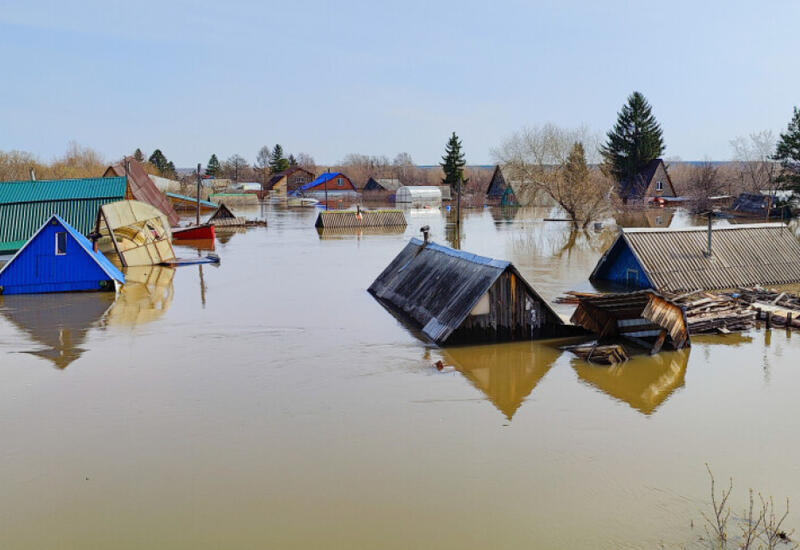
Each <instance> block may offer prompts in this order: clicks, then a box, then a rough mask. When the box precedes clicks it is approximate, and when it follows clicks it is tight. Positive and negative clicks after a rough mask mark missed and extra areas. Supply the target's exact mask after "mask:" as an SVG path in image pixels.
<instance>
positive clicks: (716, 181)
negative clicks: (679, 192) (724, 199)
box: [684, 159, 723, 212]
mask: <svg viewBox="0 0 800 550" xmlns="http://www.w3.org/2000/svg"><path fill="white" fill-rule="evenodd" d="M722 192H723V185H722V181H721V180H720V177H719V170H718V169H717V167H716V166H714V164H713V163H712V162H711V161H710V160H709V159H706V160H704V161H703V163H702V164H699V165H696V166H692V167H691V170H690V179H689V183H688V186H687V187H686V189H685V191H684V193H685V194H687V195H688V196H689V197H691V199H692V201H693V202H694V210H695V211H696V212H705V211H707V210H709V209H710V208H711V206H712V203H711V197H714V196H716V195H720V194H722Z"/></svg>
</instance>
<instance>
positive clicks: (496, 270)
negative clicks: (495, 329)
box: [368, 238, 563, 344]
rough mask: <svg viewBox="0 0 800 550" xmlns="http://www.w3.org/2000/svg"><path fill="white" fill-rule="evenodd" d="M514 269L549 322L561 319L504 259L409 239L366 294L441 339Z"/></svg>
mask: <svg viewBox="0 0 800 550" xmlns="http://www.w3.org/2000/svg"><path fill="white" fill-rule="evenodd" d="M508 269H510V270H513V273H514V275H516V276H517V277H518V278H519V279H520V280H521V281H522V282H524V283H525V286H526V287H527V289H528V292H529V293H530V294H531V295H532V296H533V297H535V298H537V299H538V300H539V301H540V302H541V303H542V304H543V308H544V309H545V314H546V315H547V316H548V317H549V319H550V322H551V323H553V324H557V325H563V321H562V320H561V318H560V317H559V316H558V315H557V314H556V313H555V312H554V311H553V310H552V309H551V308H550V306H549V305H548V304H547V303H546V302H545V301H544V300H542V299H541V297H540V296H539V295H538V294H537V293H536V292H535V291H534V290H533V288H531V287H530V285H528V284H527V283H526V282H525V280H524V278H523V277H522V276H521V275H520V274H519V272H518V271H517V270H516V268H515V267H514V266H513V265H512V264H511V263H510V262H507V261H503V260H495V259H492V258H487V257H484V256H478V255H476V254H470V253H468V252H463V251H460V250H454V249H452V248H449V247H446V246H442V245H439V244H436V243H430V242H429V243H427V244H425V243H423V241H421V240H420V239H416V238H414V239H411V241H410V242H409V243H408V245H406V247H405V248H404V249H403V250H402V251H401V252H400V254H398V255H397V257H396V258H395V259H394V260H392V262H391V263H390V264H389V266H388V267H387V268H386V269H385V270H384V271H383V272H382V273H381V274H380V275H379V276H378V278H377V279H375V282H374V283H372V285H371V286H370V287H369V289H368V290H369V292H370V294H372V295H373V296H374V297H375V298H376V299H378V300H379V301H380V302H381V303H382V304H384V305H387V306H390V308H391V309H392V310H393V311H395V312H396V313H398V314H399V315H401V316H402V317H403V318H404V319H405V320H408V321H410V322H411V324H413V325H414V326H416V327H418V328H420V329H421V330H422V333H423V334H424V335H425V336H426V337H427V338H429V339H430V340H431V341H433V342H436V343H439V344H441V343H444V341H445V340H447V339H448V337H449V336H450V335H451V334H452V333H453V332H454V331H455V330H456V329H457V328H458V327H459V326H460V325H461V324H462V323H463V322H464V320H465V319H466V318H467V316H468V315H469V314H470V312H471V311H472V310H473V308H474V307H475V305H476V304H477V303H478V301H479V300H480V299H481V297H482V296H483V295H484V294H485V293H486V291H488V290H489V288H490V287H491V286H492V285H493V284H494V283H495V281H497V279H498V278H499V277H500V276H501V275H502V274H503V273H504V272H505V271H506V270H508Z"/></svg>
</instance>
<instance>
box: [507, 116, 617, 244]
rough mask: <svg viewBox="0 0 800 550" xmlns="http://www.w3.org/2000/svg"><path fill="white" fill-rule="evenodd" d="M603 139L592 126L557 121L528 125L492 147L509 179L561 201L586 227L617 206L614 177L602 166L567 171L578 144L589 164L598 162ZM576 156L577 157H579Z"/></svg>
mask: <svg viewBox="0 0 800 550" xmlns="http://www.w3.org/2000/svg"><path fill="white" fill-rule="evenodd" d="M598 142H599V140H598V138H597V136H596V135H594V134H591V133H590V132H589V131H588V130H587V128H585V127H579V128H574V129H566V128H560V127H558V126H556V125H554V124H545V125H544V126H541V127H537V126H534V127H526V128H523V129H522V130H520V131H518V132H516V133H514V134H512V135H511V136H510V137H509V138H507V139H506V140H505V141H504V142H503V144H502V145H501V146H500V147H499V148H497V149H494V150H493V151H492V155H493V157H494V159H495V161H496V162H497V163H498V164H500V165H501V166H502V168H503V173H504V175H505V176H506V178H509V179H510V180H516V181H518V182H519V185H521V186H528V187H530V188H531V189H532V190H534V191H535V192H543V193H545V194H547V195H548V196H550V197H551V198H552V199H553V200H555V201H556V202H557V203H558V204H559V205H560V206H561V208H562V209H563V210H564V211H565V212H566V213H567V215H569V216H570V220H571V221H572V223H573V226H574V227H576V228H577V227H581V226H582V227H586V226H587V225H588V224H589V223H590V222H591V221H592V220H594V219H597V218H598V217H600V216H601V215H602V214H603V213H604V211H606V210H607V208H608V206H609V205H610V204H611V200H612V197H611V193H612V189H613V180H612V179H611V178H610V177H609V176H608V175H607V174H605V173H604V172H602V171H600V170H599V169H593V170H589V169H588V168H587V170H586V171H585V173H584V172H582V171H580V172H581V174H582V175H580V177H575V173H574V172H573V171H567V170H566V168H567V164H568V160H569V158H570V153H575V152H576V151H575V147H576V144H580V146H581V147H580V148H581V149H583V150H584V151H585V153H584V154H583V155H580V156H582V157H583V164H584V165H587V164H592V163H596V162H597V161H598V160H599V157H598V153H597V151H598V147H597V144H598ZM573 160H574V159H573Z"/></svg>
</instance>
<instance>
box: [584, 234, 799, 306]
mask: <svg viewBox="0 0 800 550" xmlns="http://www.w3.org/2000/svg"><path fill="white" fill-rule="evenodd" d="M590 280H591V281H592V282H607V283H613V284H616V285H622V286H626V287H628V288H652V289H654V290H656V291H658V292H690V291H694V290H721V289H728V288H740V287H751V286H755V285H762V286H763V285H779V284H790V283H800V241H798V239H797V237H796V236H795V234H794V232H792V230H790V229H789V228H788V227H787V226H785V225H784V224H781V223H768V224H766V223H764V224H743V225H729V226H722V227H714V228H713V229H711V230H709V229H708V228H705V227H687V228H682V229H644V228H638V229H623V230H622V232H621V233H620V234H619V236H618V237H617V239H616V240H615V241H614V243H613V244H612V245H611V247H610V248H609V249H608V250H607V251H606V252H605V253H604V254H603V256H602V257H601V258H600V261H599V262H598V263H597V266H596V267H595V268H594V271H593V272H592V275H591V277H590Z"/></svg>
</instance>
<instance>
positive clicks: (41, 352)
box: [0, 206, 800, 549]
mask: <svg viewBox="0 0 800 550" xmlns="http://www.w3.org/2000/svg"><path fill="white" fill-rule="evenodd" d="M317 213H318V211H317V210H315V209H313V208H294V209H291V208H286V207H279V206H263V207H260V208H259V209H253V211H252V212H243V214H246V215H247V217H248V218H254V217H260V218H262V219H264V218H266V219H268V222H269V227H266V228H264V227H256V228H251V229H248V230H243V229H238V230H230V231H228V232H222V231H220V234H219V238H218V240H217V242H216V245H215V253H217V254H219V256H220V257H221V258H222V262H221V265H219V266H214V265H193V266H184V267H179V268H164V267H143V268H129V269H128V270H127V271H126V278H127V282H126V284H125V285H124V287H123V288H122V290H121V292H120V294H119V295H117V296H116V298H115V297H114V296H113V295H109V294H105V293H96V294H75V295H70V296H68V297H64V296H57V297H54V296H52V295H49V296H5V297H0V436H2V440H3V442H4V444H3V446H2V450H0V486H2V487H3V492H4V498H3V499H2V501H1V502H0V533H2V535H0V539H2V541H3V545H2V546H3V547H6V548H131V549H133V548H145V547H152V548H192V549H203V548H268V547H269V548H348V549H349V548H386V549H395V548H396V549H407V548H458V549H473V548H474V549H485V548H523V547H528V548H658V547H659V546H660V545H663V546H664V547H667V548H671V547H676V548H682V547H685V548H705V547H706V546H704V543H703V542H702V541H701V540H700V537H705V536H706V532H705V530H704V528H703V519H702V517H701V511H704V512H706V513H708V510H710V508H709V503H708V501H709V483H708V477H707V473H706V470H705V466H704V464H705V463H709V464H710V466H711V467H712V469H713V471H714V473H715V475H716V476H717V478H718V480H727V478H728V477H733V479H734V485H735V488H734V493H733V496H732V497H731V504H732V505H733V507H734V510H737V511H738V510H740V509H741V508H743V507H744V506H745V504H746V499H747V488H749V487H752V488H754V489H756V490H757V491H760V492H762V493H763V494H764V495H773V496H774V497H775V499H776V503H782V502H783V499H784V498H785V497H787V496H788V497H789V498H790V499H791V501H792V505H793V508H792V511H791V513H790V516H789V518H788V519H787V524H788V525H789V527H799V526H800V514H798V512H796V511H795V510H796V509H797V504H796V503H800V466H798V464H797V460H796V458H795V457H796V455H797V454H798V451H800V443H798V439H797V437H796V427H797V426H796V424H797V423H796V421H795V420H794V419H795V417H796V411H797V395H796V394H797V391H796V388H797V387H798V384H800V369H798V368H797V360H796V357H797V355H798V352H800V335H798V334H794V333H792V332H789V331H786V330H783V329H781V330H776V329H773V330H771V331H767V330H764V329H763V328H761V329H757V330H751V331H749V332H745V333H734V334H729V335H724V336H697V337H693V338H692V347H691V348H690V349H683V350H681V351H669V352H663V353H661V354H659V355H656V356H652V357H648V356H637V357H635V358H634V359H632V360H631V361H629V362H627V363H625V364H623V365H619V366H614V367H605V366H596V365H591V364H587V363H586V362H584V361H581V360H580V359H578V358H576V357H575V356H573V355H572V354H570V353H568V352H564V351H561V350H559V349H558V347H557V344H554V343H553V342H552V341H536V342H517V343H510V344H498V345H487V346H470V347H454V348H453V347H448V348H438V347H436V346H433V345H430V344H426V343H425V342H424V341H423V340H421V339H419V338H417V337H416V336H415V335H414V334H413V333H412V332H410V331H409V330H407V329H406V327H405V326H403V325H402V324H400V322H399V321H398V320H396V318H395V317H393V316H392V315H389V314H387V312H386V310H384V308H383V307H382V306H381V305H380V304H379V303H377V302H376V301H375V300H373V298H372V297H371V296H370V295H369V294H368V293H367V291H366V289H367V288H368V287H369V286H370V284H371V283H372V281H373V280H374V279H375V277H376V276H377V275H378V274H379V273H380V272H381V271H382V270H383V269H384V268H385V266H386V265H388V264H389V262H390V261H391V260H392V259H393V258H394V257H395V256H396V255H397V254H398V252H399V251H400V250H401V249H402V248H403V247H404V246H405V245H406V243H407V242H408V240H409V239H410V238H411V237H414V236H418V234H419V233H418V231H419V228H420V226H423V225H429V226H430V228H431V238H432V239H433V240H434V241H436V242H439V243H441V244H446V245H450V246H457V247H458V246H460V247H461V248H462V249H465V250H469V251H470V252H473V253H475V254H481V255H486V256H489V257H493V258H501V259H505V260H509V261H511V262H513V263H514V265H515V266H516V268H517V269H518V270H519V271H520V273H521V274H522V275H523V276H524V277H525V278H526V279H527V281H528V282H529V283H530V284H531V285H532V286H533V287H534V288H535V289H536V291H537V292H538V293H540V294H541V296H542V297H543V298H544V299H546V300H548V301H550V303H551V304H553V307H554V309H555V311H556V312H557V313H558V314H559V315H561V316H562V317H568V316H569V315H570V314H571V313H572V311H573V309H574V307H573V306H569V305H566V304H555V303H553V301H554V299H555V298H556V297H557V296H559V295H561V294H562V293H563V292H564V291H566V290H581V289H583V290H589V289H591V286H590V284H589V282H588V277H589V274H590V273H591V271H592V269H593V268H594V266H595V265H596V263H597V261H598V259H599V258H600V256H601V254H602V253H603V251H604V250H605V249H606V248H607V247H608V246H609V245H610V244H611V243H612V242H613V240H614V238H615V237H616V229H615V228H614V227H613V225H611V224H604V226H603V227H602V228H600V229H598V230H592V231H589V232H588V233H571V232H570V230H569V226H568V224H566V223H559V222H544V221H543V219H544V218H548V217H553V215H552V213H551V212H550V211H549V210H547V209H505V210H502V209H488V208H487V209H483V210H474V211H468V212H467V214H466V216H465V219H464V223H463V229H462V231H461V234H460V235H456V234H455V232H454V229H453V224H452V223H450V222H451V221H452V216H450V215H449V214H447V213H446V212H443V211H439V210H433V211H425V210H421V211H410V212H407V213H406V216H407V219H408V222H409V225H408V227H407V228H406V229H405V230H403V229H402V228H399V229H398V228H392V229H390V230H388V231H381V230H378V229H375V228H368V229H362V230H354V231H346V230H340V229H337V230H323V231H318V230H316V229H315V228H314V222H315V220H316V217H317ZM620 222H621V223H624V224H625V225H628V226H636V225H639V226H665V225H666V226H669V225H671V226H673V227H674V226H675V225H676V224H678V225H680V224H683V225H690V224H692V220H691V219H690V218H689V217H688V216H687V215H686V214H684V213H681V212H680V211H679V212H677V213H675V212H672V211H668V210H661V211H648V212H647V213H646V215H642V216H639V217H635V216H629V218H626V219H625V220H620ZM722 223H727V222H722ZM178 244H179V243H176V246H175V252H176V255H178V256H179V257H184V258H186V257H197V256H198V255H200V254H203V255H204V254H205V253H206V251H205V250H199V249H198V248H196V247H187V246H178ZM437 361H441V362H442V364H443V365H444V366H445V368H443V369H442V370H441V371H440V370H438V369H437V368H436V367H434V364H435V363H436V362H437Z"/></svg>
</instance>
